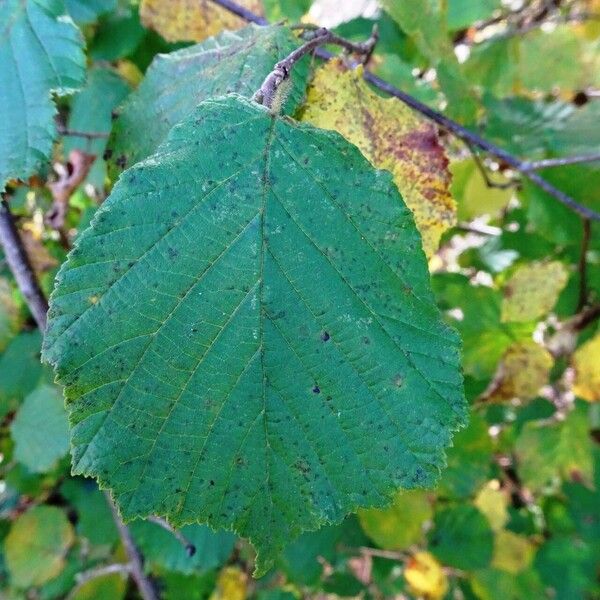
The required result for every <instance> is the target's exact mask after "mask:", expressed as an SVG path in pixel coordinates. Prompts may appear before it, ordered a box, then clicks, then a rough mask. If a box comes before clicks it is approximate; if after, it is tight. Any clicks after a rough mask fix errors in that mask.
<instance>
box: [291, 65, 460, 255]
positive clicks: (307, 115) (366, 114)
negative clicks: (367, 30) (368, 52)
mask: <svg viewBox="0 0 600 600" xmlns="http://www.w3.org/2000/svg"><path fill="white" fill-rule="evenodd" d="M302 120H304V121H309V122H310V123H313V124H314V125H317V126H318V127H323V128H326V129H334V130H336V131H339V132H340V133H341V134H342V135H343V136H344V137H346V138H347V139H348V140H350V141H351V142H352V143H353V144H356V145H357V146H358V147H359V148H360V150H361V151H362V153H363V154H364V155H365V157H366V158H368V159H369V160H370V161H371V163H372V164H373V165H374V166H376V167H379V168H383V169H387V170H388V171H391V173H392V174H393V175H394V182H395V183H396V185H397V187H398V189H399V190H400V192H401V193H402V196H403V198H404V200H405V202H406V204H407V205H408V207H409V208H410V209H411V210H412V212H413V216H414V218H415V222H416V225H417V227H418V229H419V231H420V233H421V236H422V238H423V248H424V250H425V253H426V254H427V255H428V256H431V255H432V254H433V253H434V252H435V250H436V249H437V246H438V244H439V240H440V237H441V235H442V233H444V231H446V230H447V229H448V228H450V227H452V226H453V225H454V223H455V221H456V205H455V203H454V200H453V199H452V196H451V195H450V191H449V186H450V174H449V171H448V159H447V158H446V154H445V152H444V149H443V148H442V146H441V145H440V142H439V140H438V137H437V133H436V130H435V127H434V126H433V125H432V124H431V123H429V122H427V121H425V120H424V119H422V118H421V117H419V116H417V115H416V114H415V113H413V112H412V111H411V110H410V109H409V108H408V107H406V106H404V105H403V104H401V103H399V102H396V101H395V100H385V99H383V98H380V97H379V96H377V95H376V94H375V93H373V92H372V91H371V90H370V89H369V88H368V87H367V86H366V84H365V83H364V82H363V80H362V73H361V70H360V69H356V70H348V69H347V68H346V67H345V66H344V65H343V64H342V63H341V62H340V61H330V62H329V63H328V64H327V65H325V66H324V67H322V68H321V69H320V70H319V71H317V73H316V75H315V78H314V80H313V82H312V85H311V87H310V88H309V90H308V98H307V103H306V106H305V108H304V110H303V114H302Z"/></svg>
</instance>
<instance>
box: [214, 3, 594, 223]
mask: <svg viewBox="0 0 600 600" xmlns="http://www.w3.org/2000/svg"><path fill="white" fill-rule="evenodd" d="M211 1H212V2H214V3H215V4H218V5H219V6H222V7H223V8H227V9H228V10H230V11H231V12H233V13H235V14H237V15H238V16H244V14H246V15H247V16H248V17H249V18H248V21H251V22H252V23H257V24H259V25H266V24H267V22H266V21H265V19H263V18H262V17H258V15H255V14H252V15H248V14H247V13H248V11H247V10H246V9H242V7H240V6H239V5H237V4H235V3H234V2H232V1H231V0H211ZM244 18H246V17H245V16H244ZM315 55H316V56H318V57H319V58H322V59H323V60H329V59H330V58H332V57H333V55H332V54H331V52H328V51H327V50H325V49H324V48H317V49H316V50H315ZM357 64H358V63H353V66H357ZM363 77H364V79H365V81H368V82H369V83H370V84H371V85H373V86H375V87H376V88H378V89H379V90H381V91H382V92H385V93H386V94H389V95H390V96H393V97H394V98H397V99H398V100H400V101H402V102H404V104H406V105H407V106H409V107H410V108H412V109H413V110H416V111H417V112H419V113H421V114H422V115H423V116H424V117H427V118H428V119H429V120H431V121H433V122H434V123H437V124H438V125H439V126H440V127H442V128H443V129H446V130H447V131H449V132H450V133H452V134H453V135H455V136H456V137H458V138H460V139H461V140H465V141H468V142H470V143H471V144H473V145H474V146H476V147H478V148H480V149H481V150H484V151H485V152H487V153H488V154H490V155H492V156H495V157H496V158H498V159H500V160H502V161H504V162H505V163H506V164H507V165H509V166H510V167H512V168H513V169H515V170H517V171H519V172H521V173H523V175H524V176H525V177H527V178H528V179H529V180H530V181H532V182H533V183H535V184H536V185H537V186H538V187H540V188H541V189H542V190H544V191H545V192H546V193H547V194H548V195H550V196H552V197H553V198H554V199H555V200H558V201H559V202H560V203H562V204H564V205H565V206H568V207H569V208H570V209H571V210H573V211H575V212H576V213H578V214H579V215H581V216H582V217H585V218H587V219H590V220H592V221H600V213H598V212H596V211H594V210H592V209H590V208H588V207H587V206H583V205H582V204H579V203H578V202H576V201H575V200H573V198H571V197H570V196H569V195H567V194H565V193H564V192H562V191H561V190H559V189H558V188H555V187H554V186H553V185H552V184H550V183H548V182H547V181H546V180H545V179H544V178H543V177H540V176H539V175H538V174H537V173H535V172H534V171H531V170H527V163H526V162H525V161H522V160H520V159H518V158H516V157H515V156H513V155H512V154H509V153H508V152H506V151H505V150H502V148H499V147H498V146H495V145H494V144H492V143H491V142H488V141H487V140H484V139H483V138H481V137H480V136H479V135H477V134H476V133H473V132H472V131H470V130H469V129H467V128H465V127H463V126H462V125H459V124H458V123H457V122H456V121H453V120H452V119H449V118H448V117H446V116H445V115H443V114H441V113H439V112H437V111H436V110H434V109H432V108H430V107H429V106H427V105H426V104H423V103H422V102H420V101H419V100H417V99H416V98H413V97H412V96H411V95H410V94H407V93H406V92H403V91H402V90H399V89H398V88H396V87H394V86H393V85H392V84H390V83H388V82H387V81H385V80H383V79H381V78H380V77H378V76H377V75H374V74H373V73H371V72H370V71H367V70H366V69H365V71H364V74H363Z"/></svg>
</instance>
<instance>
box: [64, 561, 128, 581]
mask: <svg viewBox="0 0 600 600" xmlns="http://www.w3.org/2000/svg"><path fill="white" fill-rule="evenodd" d="M114 573H125V574H127V575H129V574H130V573H131V565H130V564H129V563H114V564H112V565H105V566H103V567H94V568H93V569H88V570H87V571H83V572H82V573H78V574H77V575H76V576H75V579H76V580H77V584H78V586H81V585H82V584H84V583H86V582H87V581H90V580H92V579H96V578H98V577H104V576H105V575H113V574H114Z"/></svg>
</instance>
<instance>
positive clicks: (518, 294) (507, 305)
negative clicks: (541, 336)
mask: <svg viewBox="0 0 600 600" xmlns="http://www.w3.org/2000/svg"><path fill="white" fill-rule="evenodd" d="M568 278H569V273H568V272H567V269H566V268H565V266H564V265H563V263H561V262H558V261H553V262H548V263H530V264H527V265H523V266H522V267H519V268H518V269H517V270H516V271H515V272H514V274H513V276H512V277H511V278H510V279H509V281H508V282H507V283H506V285H505V286H504V299H503V301H502V321H504V322H507V321H533V320H534V319H539V318H540V317H543V316H544V315H546V314H547V313H548V312H550V310H552V308H553V307H554V305H555V304H556V301H557V300H558V295H559V294H560V292H561V291H562V290H563V288H564V287H565V285H566V284H567V280H568Z"/></svg>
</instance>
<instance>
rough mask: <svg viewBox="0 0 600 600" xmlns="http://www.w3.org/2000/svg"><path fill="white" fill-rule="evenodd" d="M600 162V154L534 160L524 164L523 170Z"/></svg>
mask: <svg viewBox="0 0 600 600" xmlns="http://www.w3.org/2000/svg"><path fill="white" fill-rule="evenodd" d="M597 161H600V152H598V153H596V154H587V155H585V154H584V155H581V156H565V157H561V158H545V159H543V160H534V161H530V162H526V163H524V165H523V166H524V170H525V171H527V170H529V171H538V170H539V169H548V168H551V167H564V166H565V165H577V164H581V163H591V162H597Z"/></svg>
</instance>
